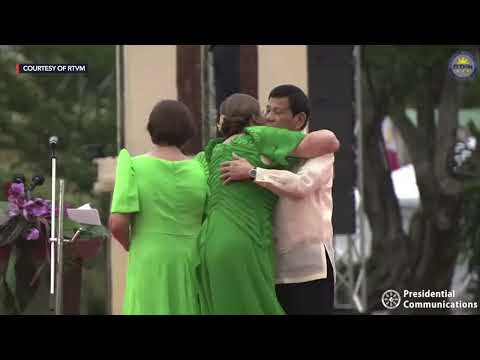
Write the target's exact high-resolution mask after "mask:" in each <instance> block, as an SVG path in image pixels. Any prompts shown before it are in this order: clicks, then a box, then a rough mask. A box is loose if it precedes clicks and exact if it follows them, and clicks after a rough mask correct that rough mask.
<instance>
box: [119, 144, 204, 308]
mask: <svg viewBox="0 0 480 360" xmlns="http://www.w3.org/2000/svg"><path fill="white" fill-rule="evenodd" d="M205 165H206V163H205V162H204V157H203V153H201V154H199V155H198V156H197V157H196V158H194V159H189V160H182V161H168V160H163V159H159V158H155V157H151V156H147V155H141V156H137V157H131V156H130V155H129V153H128V152H127V150H122V151H121V152H120V154H119V156H118V163H117V172H116V181H115V190H114V193H113V199H112V208H111V212H112V213H123V214H133V215H134V216H133V218H134V219H133V225H132V231H131V237H130V238H131V245H130V251H129V256H128V269H127V282H126V289H125V299H124V306H123V314H130V315H176V314H178V315H182V314H183V315H195V314H199V301H198V289H197V286H196V284H197V282H196V279H195V266H196V264H198V256H197V252H196V250H197V245H196V239H197V237H198V234H199V231H200V228H201V222H202V217H203V213H204V206H205V201H206V196H207V190H208V186H207V174H206V166H205Z"/></svg>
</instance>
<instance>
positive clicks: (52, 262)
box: [49, 145, 57, 312]
mask: <svg viewBox="0 0 480 360" xmlns="http://www.w3.org/2000/svg"><path fill="white" fill-rule="evenodd" d="M51 162H52V203H51V204H52V212H51V216H50V217H51V227H50V297H49V305H50V311H52V312H53V311H55V304H56V301H55V263H56V257H55V242H56V241H57V238H56V237H55V194H56V191H57V190H56V182H57V158H56V155H55V147H54V145H52V153H51Z"/></svg>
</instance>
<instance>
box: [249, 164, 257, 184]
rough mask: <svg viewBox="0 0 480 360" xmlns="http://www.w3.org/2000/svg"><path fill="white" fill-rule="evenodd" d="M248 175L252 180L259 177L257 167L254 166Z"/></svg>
mask: <svg viewBox="0 0 480 360" xmlns="http://www.w3.org/2000/svg"><path fill="white" fill-rule="evenodd" d="M248 176H249V177H250V180H252V181H255V179H256V177H257V168H256V167H254V168H252V169H251V170H250V172H249V173H248Z"/></svg>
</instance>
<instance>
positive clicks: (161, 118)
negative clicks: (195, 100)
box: [147, 100, 195, 147]
mask: <svg viewBox="0 0 480 360" xmlns="http://www.w3.org/2000/svg"><path fill="white" fill-rule="evenodd" d="M147 130H148V132H149V134H150V137H151V139H152V142H153V143H154V144H156V145H173V146H178V147H180V146H182V145H183V144H185V143H186V142H187V141H188V140H189V139H190V138H191V137H192V136H193V135H194V134H195V126H194V122H193V116H192V113H191V112H190V110H189V109H188V107H187V106H186V105H185V104H183V103H182V102H180V101H177V100H163V101H160V102H159V103H157V104H156V105H155V106H154V107H153V110H152V112H151V113H150V116H149V118H148V125H147Z"/></svg>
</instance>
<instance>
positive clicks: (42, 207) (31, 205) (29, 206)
mask: <svg viewBox="0 0 480 360" xmlns="http://www.w3.org/2000/svg"><path fill="white" fill-rule="evenodd" d="M50 212H51V208H50V204H49V202H48V201H46V200H43V199H40V198H36V199H35V200H29V201H27V202H26V203H25V204H24V206H23V209H22V213H23V216H24V217H25V219H27V220H29V221H31V220H33V218H36V217H46V216H49V215H50Z"/></svg>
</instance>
